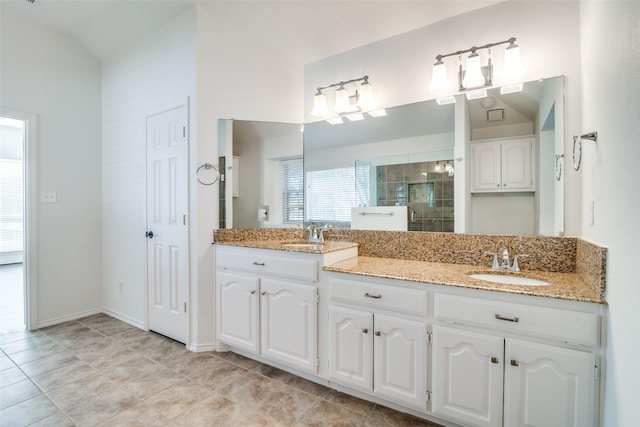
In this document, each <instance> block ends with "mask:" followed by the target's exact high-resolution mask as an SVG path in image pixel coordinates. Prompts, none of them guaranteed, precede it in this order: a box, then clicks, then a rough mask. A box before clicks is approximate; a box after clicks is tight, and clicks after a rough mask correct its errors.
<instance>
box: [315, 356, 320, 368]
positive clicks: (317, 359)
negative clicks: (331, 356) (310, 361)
mask: <svg viewBox="0 0 640 427" xmlns="http://www.w3.org/2000/svg"><path fill="white" fill-rule="evenodd" d="M319 367H320V358H319V357H316V368H319Z"/></svg>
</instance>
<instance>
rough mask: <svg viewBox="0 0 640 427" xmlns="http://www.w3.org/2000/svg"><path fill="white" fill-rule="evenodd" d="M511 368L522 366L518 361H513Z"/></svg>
mask: <svg viewBox="0 0 640 427" xmlns="http://www.w3.org/2000/svg"><path fill="white" fill-rule="evenodd" d="M511 366H520V364H519V363H518V361H517V360H514V359H511Z"/></svg>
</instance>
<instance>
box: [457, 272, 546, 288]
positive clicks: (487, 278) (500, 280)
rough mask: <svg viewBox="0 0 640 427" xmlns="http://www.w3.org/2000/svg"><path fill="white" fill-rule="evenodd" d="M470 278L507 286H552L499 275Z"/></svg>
mask: <svg viewBox="0 0 640 427" xmlns="http://www.w3.org/2000/svg"><path fill="white" fill-rule="evenodd" d="M469 277H470V278H472V279H478V280H485V281H487V282H494V283H503V284H505V285H521V286H547V285H550V284H551V283H549V282H547V281H544V280H540V279H534V278H532V277H523V276H512V275H508V274H497V273H478V274H469Z"/></svg>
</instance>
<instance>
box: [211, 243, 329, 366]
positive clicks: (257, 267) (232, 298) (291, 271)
mask: <svg viewBox="0 0 640 427" xmlns="http://www.w3.org/2000/svg"><path fill="white" fill-rule="evenodd" d="M268 252H269V251H261V250H251V249H245V248H233V247H220V248H218V250H217V252H216V257H217V259H216V263H217V271H216V288H217V295H216V313H217V318H216V320H217V335H218V340H219V341H220V342H222V343H224V344H228V345H230V346H232V347H235V348H238V349H241V350H246V351H249V352H251V353H255V354H259V355H261V356H263V357H265V358H268V359H271V360H274V361H277V362H280V363H283V364H285V365H288V366H291V367H293V368H296V369H299V370H302V371H306V372H312V373H315V372H317V348H318V338H317V322H318V313H317V305H318V297H317V295H318V291H317V287H316V286H315V285H314V281H315V280H316V278H317V274H318V261H317V260H313V259H308V258H300V259H299V258H298V257H293V256H290V257H287V256H279V255H273V254H271V255H270V254H269V253H268ZM294 278H298V280H297V281H295V280H293V279H294Z"/></svg>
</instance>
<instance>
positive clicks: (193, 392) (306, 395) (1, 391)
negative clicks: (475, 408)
mask: <svg viewBox="0 0 640 427" xmlns="http://www.w3.org/2000/svg"><path fill="white" fill-rule="evenodd" d="M0 349H1V351H0V387H1V388H0V425H1V426H27V425H32V426H74V425H78V426H89V425H99V426H169V425H171V426H227V425H233V426H254V425H255V426H271V425H274V426H290V425H296V426H307V425H318V426H321V425H322V426H333V425H340V426H351V425H354V426H427V427H433V426H435V424H431V423H428V422H426V421H424V420H420V419H417V418H414V417H412V416H409V415H407V414H403V413H400V412H397V411H394V410H391V409H388V408H385V407H383V406H380V405H376V404H373V403H370V402H366V401H363V400H360V399H357V398H354V397H350V396H348V395H345V394H342V393H339V392H337V391H334V390H331V389H329V388H326V387H324V386H321V385H319V384H316V383H313V382H310V381H306V380H303V379H301V378H299V377H296V376H294V375H291V374H289V373H286V372H284V371H281V370H279V369H275V368H273V367H270V366H267V365H264V364H261V363H258V362H256V361H254V360H251V359H247V358H245V357H242V356H239V355H236V354H234V353H217V352H207V353H193V352H190V351H188V350H186V349H185V347H184V345H182V344H180V343H177V342H175V341H173V340H170V339H168V338H165V337H163V336H161V335H158V334H155V333H153V332H145V331H142V330H140V329H137V328H134V327H132V326H130V325H127V324H125V323H123V322H121V321H119V320H116V319H114V318H112V317H109V316H107V315H104V314H96V315H94V316H90V317H86V318H83V319H79V320H77V321H71V322H65V323H62V324H59V325H55V326H51V327H47V328H43V329H40V330H38V331H25V330H21V331H15V332H3V333H1V334H0Z"/></svg>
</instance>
